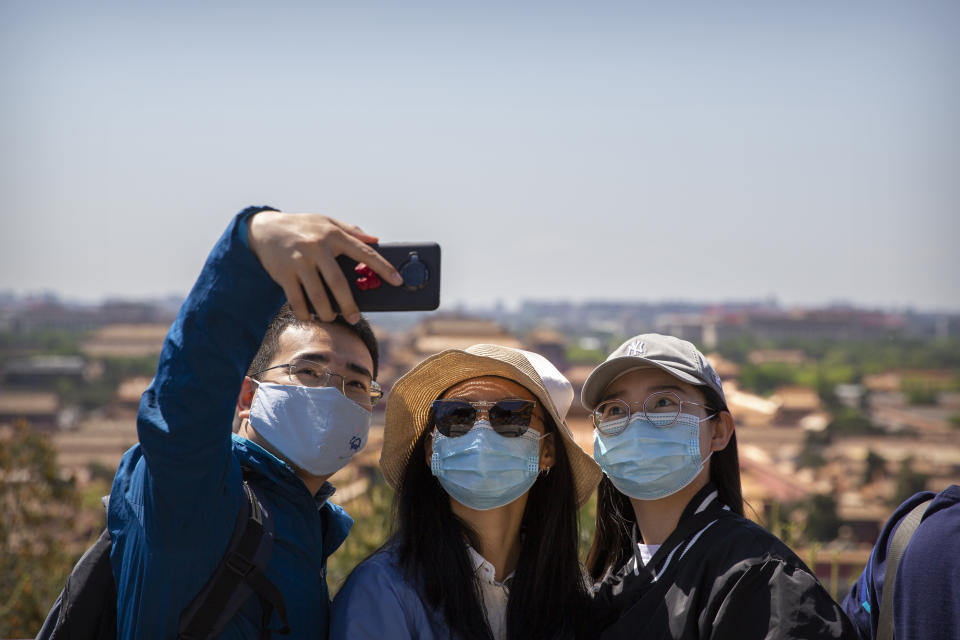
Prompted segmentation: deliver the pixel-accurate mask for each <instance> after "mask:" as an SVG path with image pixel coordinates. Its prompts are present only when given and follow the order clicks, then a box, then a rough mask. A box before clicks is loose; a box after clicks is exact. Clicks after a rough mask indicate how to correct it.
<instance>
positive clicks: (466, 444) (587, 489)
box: [330, 345, 601, 640]
mask: <svg viewBox="0 0 960 640" xmlns="http://www.w3.org/2000/svg"><path fill="white" fill-rule="evenodd" d="M572 400H573V390H572V388H571V386H570V383H569V382H568V381H567V380H566V378H564V377H563V376H562V375H561V374H560V373H559V372H558V371H557V370H556V368H554V367H553V365H551V364H550V363H549V362H548V361H547V360H546V359H545V358H543V357H542V356H540V355H538V354H534V353H529V352H526V351H520V350H517V349H510V348H507V347H501V346H497V345H474V346H473V347H470V348H468V349H466V350H465V351H459V350H450V351H444V352H442V353H439V354H437V355H435V356H432V357H430V358H428V359H427V360H425V361H424V362H422V363H420V364H419V365H418V366H417V367H415V368H414V369H413V370H412V371H410V372H409V373H408V374H406V375H405V376H403V377H402V378H400V379H399V380H398V381H397V382H396V384H395V385H394V386H393V390H392V391H391V393H390V396H389V398H388V400H387V410H386V427H385V429H384V444H383V451H382V453H381V456H380V466H381V467H382V469H383V474H384V476H385V478H386V480H387V482H389V483H390V486H392V487H393V488H394V489H395V490H396V497H395V503H394V504H395V509H396V514H397V521H396V525H395V527H396V528H395V532H394V534H393V535H392V537H391V538H390V540H388V541H387V543H386V544H385V545H384V546H383V547H382V548H381V549H380V550H379V551H377V552H376V553H374V554H373V555H372V556H371V557H370V558H368V559H367V560H365V561H364V562H362V563H361V564H360V565H358V566H357V568H356V569H355V570H354V571H353V573H352V574H351V575H350V577H349V578H348V579H347V582H346V584H344V586H343V588H342V589H341V590H340V592H339V593H338V594H337V597H336V599H335V600H334V604H333V615H332V618H331V620H332V622H331V629H330V636H331V638H335V639H336V638H351V639H355V638H361V639H362V638H375V639H376V640H385V639H387V638H391V639H392V638H451V637H452V638H478V639H479V638H482V639H490V638H493V639H495V640H499V639H501V638H568V637H569V638H573V637H578V636H580V635H582V633H581V630H582V628H583V625H585V624H586V623H587V622H588V618H589V616H588V615H587V607H588V603H589V597H588V594H587V590H586V588H585V586H584V584H583V579H582V573H581V567H580V564H579V562H578V559H577V538H578V534H577V507H578V506H579V505H580V504H582V503H583V502H584V501H585V500H586V499H587V498H588V497H589V496H590V494H591V493H592V492H593V490H594V488H595V487H596V485H597V482H599V480H600V476H601V473H600V469H599V467H598V466H597V464H596V463H595V462H594V461H593V459H592V458H591V457H590V456H589V455H587V454H586V453H584V452H583V450H581V449H580V447H578V446H577V444H576V443H575V442H574V440H573V437H572V435H571V433H570V430H569V427H568V426H567V424H566V422H565V417H566V413H567V409H568V408H569V407H570V403H571V402H572Z"/></svg>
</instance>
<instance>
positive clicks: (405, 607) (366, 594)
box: [330, 548, 450, 640]
mask: <svg viewBox="0 0 960 640" xmlns="http://www.w3.org/2000/svg"><path fill="white" fill-rule="evenodd" d="M449 637H450V629H449V627H447V623H446V621H445V620H444V618H443V615H442V614H441V613H440V612H438V611H436V610H434V609H432V608H430V607H429V605H427V604H426V603H425V602H424V601H423V599H422V598H421V597H420V593H419V592H418V591H417V589H416V587H415V586H414V585H413V584H411V583H410V581H409V580H408V579H407V577H406V576H405V575H404V574H403V572H402V571H401V570H400V567H399V565H398V564H397V556H396V554H395V553H394V552H393V551H392V550H390V549H389V548H387V549H384V550H380V551H378V552H376V553H375V554H373V555H372V556H370V557H369V558H368V559H366V560H364V561H363V562H361V563H360V564H359V565H357V568H356V569H354V570H353V573H351V574H350V577H349V578H347V582H346V583H345V584H344V585H343V587H342V588H341V589H340V591H339V592H337V597H336V598H334V599H333V612H332V614H331V616H330V638H331V640H387V639H389V640H402V639H403V638H418V639H419V640H441V639H442V640H447V639H448V638H449Z"/></svg>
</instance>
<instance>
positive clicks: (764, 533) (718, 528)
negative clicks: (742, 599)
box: [704, 514, 806, 569]
mask: <svg viewBox="0 0 960 640" xmlns="http://www.w3.org/2000/svg"><path fill="white" fill-rule="evenodd" d="M711 529H713V531H710V530H709V529H708V531H707V532H705V534H704V537H705V538H707V540H705V541H704V542H706V543H707V544H706V545H705V547H706V548H708V549H709V552H708V553H709V557H710V558H713V559H714V560H715V561H719V562H722V563H723V564H727V565H733V564H738V563H742V562H745V561H747V562H768V561H771V560H772V561H778V562H782V563H784V564H788V565H795V566H797V567H801V568H804V569H806V565H804V564H803V561H802V560H800V558H799V557H798V556H797V554H795V553H794V552H793V551H792V550H791V549H790V547H788V546H787V545H786V544H784V542H783V541H782V540H780V538H778V537H777V536H775V535H773V533H771V532H770V531H768V530H767V529H765V528H764V527H762V526H761V525H759V524H757V523H756V522H754V521H753V520H750V519H749V518H746V517H744V516H740V515H736V514H733V515H730V516H728V517H726V518H721V519H719V520H718V521H717V522H716V523H715V524H714V525H713V526H712V527H711ZM707 533H709V534H710V535H706V534H707Z"/></svg>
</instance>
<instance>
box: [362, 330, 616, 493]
mask: <svg viewBox="0 0 960 640" xmlns="http://www.w3.org/2000/svg"><path fill="white" fill-rule="evenodd" d="M513 354H516V355H515V357H516V358H518V359H519V360H518V361H517V364H516V365H514V364H511V363H509V362H505V361H503V360H501V359H498V358H494V357H488V356H482V355H477V354H472V353H467V352H466V351H460V350H456V349H451V350H448V351H443V352H441V353H438V354H436V355H433V356H430V357H429V358H427V359H426V360H424V361H423V362H421V363H420V364H418V365H417V366H416V367H414V368H413V369H412V370H411V371H409V372H408V373H407V374H405V375H404V376H402V377H401V378H400V379H398V380H397V381H396V383H394V385H393V388H392V389H391V391H390V395H389V396H388V397H387V408H386V419H385V425H384V430H383V449H382V450H381V453H380V468H381V469H382V470H383V476H384V478H385V479H386V480H387V483H388V484H389V485H390V486H391V487H393V488H394V489H396V488H397V487H398V486H399V485H400V481H401V479H402V478H403V474H404V471H405V469H406V466H407V463H408V462H409V461H410V456H411V455H412V453H413V448H414V446H415V445H416V443H417V440H418V439H419V438H420V436H421V435H422V434H423V433H424V431H426V430H427V428H428V424H427V421H428V419H429V414H430V403H432V402H433V401H434V400H436V399H437V398H439V397H440V396H441V394H443V392H444V391H446V390H447V389H449V388H450V387H452V386H453V385H455V384H457V383H458V382H463V381H464V380H469V379H471V378H479V377H483V376H499V377H502V378H507V379H508V380H513V381H514V382H517V383H518V384H520V385H522V386H523V387H524V388H526V389H527V390H529V391H530V393H532V394H533V395H534V396H536V398H537V400H539V401H540V403H541V404H542V405H543V407H544V408H545V409H546V411H547V413H549V414H550V417H551V418H552V419H553V422H554V424H555V425H556V427H557V432H558V433H559V435H560V438H561V440H563V445H564V448H565V450H566V452H567V459H568V460H569V461H570V469H571V471H572V472H573V478H574V485H575V489H576V499H577V504H578V505H581V504H583V503H584V502H586V501H587V499H589V497H590V494H592V493H593V491H594V489H596V487H597V484H598V483H599V482H600V478H601V477H602V472H601V471H600V467H599V465H597V463H596V462H595V461H594V459H593V456H591V455H589V454H587V453H586V452H585V451H584V450H583V449H581V448H580V446H579V445H578V444H577V443H576V441H575V440H574V438H573V433H572V432H571V431H570V427H569V426H568V425H567V423H566V421H565V420H563V419H562V418H561V417H560V415H559V413H558V411H557V408H556V407H555V406H554V404H553V401H552V399H551V398H550V394H549V393H548V392H547V390H546V388H545V387H544V385H543V382H542V381H541V380H539V376H538V375H537V374H536V372H535V371H534V370H533V368H532V367H530V372H529V373H527V372H525V371H522V370H521V369H520V368H519V367H520V366H522V364H523V363H527V361H526V359H524V358H523V356H522V355H520V354H519V353H517V352H515V351H513V350H511V353H510V354H508V355H509V356H513ZM521 360H522V362H521ZM527 364H528V365H529V363H527ZM424 464H426V462H424Z"/></svg>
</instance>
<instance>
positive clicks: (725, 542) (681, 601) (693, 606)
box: [592, 484, 855, 640]
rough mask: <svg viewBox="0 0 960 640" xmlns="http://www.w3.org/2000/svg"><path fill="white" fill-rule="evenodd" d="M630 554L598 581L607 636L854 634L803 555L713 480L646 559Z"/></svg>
mask: <svg viewBox="0 0 960 640" xmlns="http://www.w3.org/2000/svg"><path fill="white" fill-rule="evenodd" d="M634 549H636V547H635V545H634ZM633 556H634V557H633V558H631V559H630V560H629V561H628V562H627V563H626V564H625V565H624V566H623V567H622V568H621V569H620V570H619V571H618V572H616V573H612V574H608V575H607V576H606V577H605V578H604V580H603V581H602V582H601V584H600V585H599V590H598V592H597V594H596V597H595V598H594V601H593V605H592V607H593V608H592V612H593V616H594V619H595V622H596V628H598V629H602V633H601V635H600V637H601V638H605V639H606V638H611V639H612V638H643V639H644V640H655V639H658V638H671V639H681V638H682V639H684V640H686V639H694V638H696V639H700V638H738V639H743V640H751V639H754V638H771V639H772V638H802V639H803V640H809V639H813V638H847V637H855V636H852V635H851V634H852V633H853V630H852V627H851V625H850V622H849V621H848V620H847V618H846V616H844V614H843V612H842V611H841V609H840V606H839V605H838V604H837V603H836V602H835V601H834V600H833V599H832V598H831V597H830V595H829V594H828V593H827V592H826V590H825V589H824V588H823V587H822V586H821V585H820V583H819V582H817V579H816V578H815V577H814V576H813V574H812V572H811V571H810V570H809V569H808V568H807V566H806V565H805V564H804V563H803V562H802V561H801V560H800V558H798V557H797V556H796V554H795V553H793V552H792V551H791V550H790V549H789V548H788V547H787V546H786V545H785V544H783V543H782V542H781V541H780V540H779V539H778V538H777V537H776V536H774V535H773V534H771V533H770V532H769V531H767V530H766V529H764V528H763V527H761V526H759V525H757V524H756V523H754V522H751V521H750V520H748V519H746V518H744V517H743V516H740V515H737V514H735V513H733V512H732V511H730V509H729V507H727V506H726V505H723V504H721V503H720V501H719V500H718V499H717V491H716V487H714V486H713V485H712V484H708V485H707V486H706V487H704V488H703V489H701V490H700V491H699V492H698V493H697V494H696V495H695V496H694V497H693V499H691V500H690V503H689V504H688V505H687V507H686V509H685V510H684V512H683V514H682V515H681V516H680V521H679V522H678V524H677V528H676V529H674V531H673V533H671V534H670V536H669V537H668V538H667V540H666V541H664V543H663V544H662V545H661V546H660V548H659V549H658V550H657V552H656V553H655V554H654V556H653V557H652V558H651V559H650V562H649V563H648V564H646V565H644V564H643V561H642V560H641V559H640V558H639V554H638V553H637V552H636V551H635V552H634V554H633Z"/></svg>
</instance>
